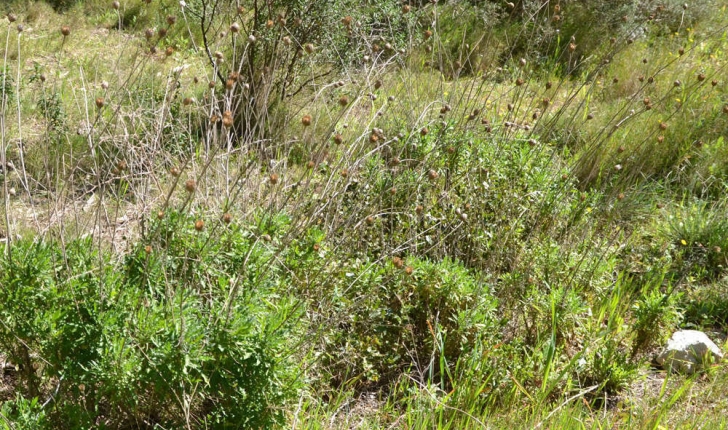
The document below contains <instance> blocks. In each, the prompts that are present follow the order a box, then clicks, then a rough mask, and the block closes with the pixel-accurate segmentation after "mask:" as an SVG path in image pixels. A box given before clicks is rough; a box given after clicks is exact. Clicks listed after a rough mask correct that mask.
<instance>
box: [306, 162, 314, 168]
mask: <svg viewBox="0 0 728 430" xmlns="http://www.w3.org/2000/svg"><path fill="white" fill-rule="evenodd" d="M315 166H316V163H314V162H313V160H309V161H308V163H306V167H308V168H309V169H313V168H314V167H315Z"/></svg>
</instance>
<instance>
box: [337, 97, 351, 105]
mask: <svg viewBox="0 0 728 430" xmlns="http://www.w3.org/2000/svg"><path fill="white" fill-rule="evenodd" d="M339 104H340V105H341V106H346V105H348V104H349V97H347V96H341V97H339Z"/></svg>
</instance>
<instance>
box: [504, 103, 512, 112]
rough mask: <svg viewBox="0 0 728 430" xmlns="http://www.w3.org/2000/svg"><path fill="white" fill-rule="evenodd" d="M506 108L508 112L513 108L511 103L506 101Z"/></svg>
mask: <svg viewBox="0 0 728 430" xmlns="http://www.w3.org/2000/svg"><path fill="white" fill-rule="evenodd" d="M506 108H507V109H508V111H509V112H510V111H512V110H513V103H508V105H506Z"/></svg>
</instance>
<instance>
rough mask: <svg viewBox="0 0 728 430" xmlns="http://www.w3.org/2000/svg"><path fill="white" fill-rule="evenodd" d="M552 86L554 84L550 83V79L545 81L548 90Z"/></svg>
mask: <svg viewBox="0 0 728 430" xmlns="http://www.w3.org/2000/svg"><path fill="white" fill-rule="evenodd" d="M553 86H554V84H552V83H551V81H549V82H546V89H547V90H550V89H551V87H553Z"/></svg>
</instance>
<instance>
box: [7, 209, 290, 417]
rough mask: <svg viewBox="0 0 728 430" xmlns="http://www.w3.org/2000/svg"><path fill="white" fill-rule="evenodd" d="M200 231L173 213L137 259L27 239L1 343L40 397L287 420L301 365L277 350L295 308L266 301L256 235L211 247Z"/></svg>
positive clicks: (95, 408) (82, 409)
mask: <svg viewBox="0 0 728 430" xmlns="http://www.w3.org/2000/svg"><path fill="white" fill-rule="evenodd" d="M183 225H184V227H183ZM191 226H192V219H190V218H188V217H185V216H181V215H175V214H170V216H169V217H168V218H167V219H165V220H164V221H159V222H158V223H157V224H156V225H155V227H154V229H160V230H159V231H160V233H155V235H154V237H158V238H160V240H158V241H154V242H153V247H154V248H153V249H150V248H147V245H145V244H139V245H138V246H136V247H134V249H133V250H132V251H131V252H130V253H129V254H128V255H127V257H126V261H125V263H124V264H123V267H119V266H118V265H117V263H113V262H111V261H110V260H109V259H108V257H107V256H105V255H99V254H98V253H97V252H96V251H94V247H93V246H91V242H90V241H89V240H83V241H74V242H69V243H67V244H66V245H65V247H63V248H61V246H60V244H57V243H43V242H40V241H37V242H29V241H24V242H19V243H16V244H15V246H14V247H13V249H12V254H11V255H10V256H9V257H5V258H3V260H2V268H3V271H2V275H1V277H0V284H2V285H3V286H4V288H5V291H6V294H7V300H3V301H2V303H1V304H0V315H2V318H3V321H5V324H4V325H3V326H2V330H0V348H2V350H3V351H7V352H8V356H9V359H10V360H11V362H13V363H17V364H18V365H19V366H20V368H21V372H20V375H21V376H22V378H21V380H22V382H23V383H24V384H25V385H26V387H27V390H26V392H27V394H28V395H29V397H30V398H40V397H41V396H43V397H45V396H48V397H50V398H51V401H52V402H53V404H54V408H53V414H52V419H53V420H55V421H58V422H63V423H65V425H70V426H71V427H77V428H87V427H88V426H91V425H93V423H94V422H97V420H99V419H103V420H112V421H113V422H115V423H117V424H120V423H123V422H134V421H135V420H139V419H144V420H147V421H153V422H157V423H159V424H162V425H164V426H170V425H173V426H176V425H181V424H182V423H184V422H186V421H188V420H190V419H193V420H195V421H199V422H207V423H208V425H209V424H214V425H215V426H218V427H221V428H222V427H235V428H239V427H241V426H243V427H255V428H263V427H268V426H270V425H272V424H273V423H276V422H280V420H281V418H282V415H281V410H280V408H279V407H277V406H279V405H281V404H282V403H283V402H284V401H285V400H286V399H287V397H288V396H289V395H290V393H291V391H290V390H291V389H292V385H290V381H291V380H290V379H289V376H292V374H290V373H289V370H288V368H287V364H286V362H285V361H283V362H282V361H281V360H280V358H277V357H279V354H282V353H285V352H284V349H285V347H286V338H287V335H286V333H287V331H288V330H289V327H290V322H291V321H295V320H296V318H293V317H292V316H293V315H292V312H294V311H293V309H294V303H293V302H290V301H286V300H282V299H275V298H268V299H265V300H264V298H265V297H266V296H267V295H268V294H269V293H270V292H269V289H268V288H267V283H268V282H270V280H271V278H270V277H269V276H267V275H266V274H265V269H264V262H265V257H264V254H265V253H264V251H262V250H260V249H257V250H256V249H255V246H254V245H252V244H251V243H250V242H249V241H248V239H247V238H246V233H245V231H244V230H242V229H241V228H239V227H235V228H233V227H230V228H227V229H226V230H225V231H224V232H222V233H221V236H220V238H219V239H220V241H212V242H210V241H209V236H208V235H207V234H205V233H198V232H196V231H195V229H194V228H192V227H191ZM161 232H164V233H161ZM147 243H148V242H147ZM208 243H209V244H210V245H211V246H209V247H206V246H205V245H206V244H208ZM246 257H247V259H248V262H249V265H247V266H245V267H243V266H242V263H243V261H245V260H246ZM258 264H260V265H261V266H257V265H258ZM119 269H123V270H119ZM249 270H250V272H249ZM271 300H273V301H278V302H279V303H278V304H277V306H276V307H275V309H276V310H275V311H274V310H273V309H272V308H269V305H270V304H271V303H272V302H271ZM48 390H52V391H53V393H52V394H51V393H50V392H49V391H48ZM74 423H75V424H74Z"/></svg>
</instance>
